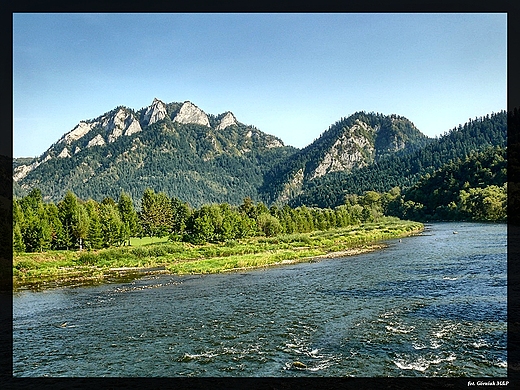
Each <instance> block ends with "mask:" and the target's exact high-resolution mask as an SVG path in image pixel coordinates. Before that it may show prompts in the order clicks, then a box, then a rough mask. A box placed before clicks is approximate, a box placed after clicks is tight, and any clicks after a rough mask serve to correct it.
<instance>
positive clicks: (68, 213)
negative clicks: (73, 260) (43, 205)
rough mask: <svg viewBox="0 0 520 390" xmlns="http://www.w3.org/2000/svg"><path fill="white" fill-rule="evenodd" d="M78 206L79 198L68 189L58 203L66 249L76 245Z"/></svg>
mask: <svg viewBox="0 0 520 390" xmlns="http://www.w3.org/2000/svg"><path fill="white" fill-rule="evenodd" d="M77 208H78V199H77V198H76V195H74V193H73V192H72V191H70V190H69V191H67V193H66V194H65V196H64V197H63V199H62V200H61V201H60V202H59V203H58V215H59V218H60V221H61V224H62V226H63V233H64V234H63V240H64V245H65V248H66V249H69V248H70V247H74V246H75V245H76V242H75V240H74V233H73V229H74V228H73V225H74V221H75V218H76V217H75V214H76V212H77Z"/></svg>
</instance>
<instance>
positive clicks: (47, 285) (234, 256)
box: [13, 221, 424, 292]
mask: <svg viewBox="0 0 520 390" xmlns="http://www.w3.org/2000/svg"><path fill="white" fill-rule="evenodd" d="M423 231H424V225H422V224H420V223H415V222H411V221H398V223H397V222H395V221H394V222H393V224H392V223H387V224H385V225H383V226H381V224H379V225H376V226H368V227H367V226H357V227H352V228H351V229H337V230H333V231H320V232H312V233H305V234H300V235H299V236H298V239H293V240H292V241H288V240H287V238H285V241H284V238H283V237H273V238H269V239H267V238H265V237H264V238H255V239H252V240H250V241H247V242H241V243H238V244H236V246H232V247H231V249H229V247H227V246H226V244H211V245H206V246H201V247H198V248H195V250H194V252H193V253H191V252H190V253H189V254H188V255H189V256H191V257H187V258H185V257H182V256H181V255H179V253H180V254H182V255H184V254H185V253H186V252H188V249H183V248H187V247H185V246H184V244H183V243H181V244H176V245H179V246H180V252H178V253H173V254H166V255H163V256H157V257H152V256H149V257H145V258H143V259H141V260H140V261H137V263H139V264H135V263H136V260H135V259H133V260H132V259H131V258H130V257H124V258H122V259H115V260H114V261H113V263H112V264H107V263H106V262H103V261H102V260H97V262H95V263H89V264H80V263H79V259H81V256H82V255H84V254H85V252H83V253H78V252H71V253H60V254H56V253H43V254H42V253H39V254H34V255H29V256H21V257H20V258H19V259H18V264H20V263H21V262H23V261H24V259H25V260H26V261H29V260H30V259H32V260H33V262H34V264H35V265H34V264H33V268H30V269H29V271H28V272H27V271H26V274H22V277H18V278H16V277H14V276H13V291H16V292H20V291H26V290H29V291H43V290H47V289H52V288H60V287H81V286H92V285H99V284H107V283H124V282H129V281H131V280H135V279H138V278H140V277H143V276H148V275H160V274H163V275H178V276H183V275H204V274H215V273H224V272H240V271H249V270H254V269H260V268H268V267H273V266H284V265H290V264H297V263H304V262H313V261H320V260H323V259H334V258H339V257H349V256H356V255H360V254H364V253H369V252H373V251H376V250H381V249H384V248H386V247H388V244H386V243H384V241H386V240H391V239H398V238H403V237H410V236H414V235H417V234H420V233H421V232H423ZM356 235H357V236H356ZM353 236H356V237H357V239H356V240H353V239H352V237H353ZM302 237H303V238H304V240H302ZM305 240H308V241H305ZM302 241H305V242H304V245H306V246H302ZM254 245H256V248H253V249H250V247H251V246H254ZM159 246H160V244H158V247H159ZM248 249H249V250H248ZM125 250H126V251H127V252H123V253H125V254H127V255H128V256H129V254H128V253H130V252H129V251H131V250H132V248H126V249H125ZM108 251H110V249H109V250H108ZM204 251H211V253H208V254H206V253H205V252H204ZM98 254H99V255H102V254H103V252H102V251H100V252H99V253H98ZM60 256H61V257H60ZM63 258H67V261H68V264H63V262H65V260H63ZM27 259H29V260H27ZM45 267H47V268H45ZM15 268H16V270H17V271H18V272H20V273H21V271H20V266H19V265H18V266H15Z"/></svg>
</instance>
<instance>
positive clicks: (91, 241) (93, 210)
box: [85, 199, 103, 249]
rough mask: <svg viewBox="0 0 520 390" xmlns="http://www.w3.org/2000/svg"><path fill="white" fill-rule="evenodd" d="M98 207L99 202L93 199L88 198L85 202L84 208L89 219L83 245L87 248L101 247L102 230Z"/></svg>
mask: <svg viewBox="0 0 520 390" xmlns="http://www.w3.org/2000/svg"><path fill="white" fill-rule="evenodd" d="M99 207H100V206H99V204H98V203H97V202H96V201H95V200H92V199H89V200H87V201H86V202H85V209H86V210H87V213H88V216H89V219H90V223H89V226H88V234H87V241H86V243H85V245H86V246H87V247H88V248H89V249H101V248H103V232H102V229H101V221H100V217H99Z"/></svg>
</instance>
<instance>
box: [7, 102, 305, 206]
mask: <svg viewBox="0 0 520 390" xmlns="http://www.w3.org/2000/svg"><path fill="white" fill-rule="evenodd" d="M295 151H296V149H295V148H292V147H288V146H284V145H283V143H282V141H281V140H280V139H278V138H276V137H274V136H271V135H268V134H266V133H263V132H261V131H260V130H258V129H257V128H256V127H254V126H247V125H244V124H242V123H240V122H238V121H237V120H236V118H235V117H234V115H233V114H232V113H230V112H227V113H224V114H221V115H218V116H213V115H207V114H205V113H204V112H203V111H202V110H201V109H199V108H198V107H196V106H195V105H194V104H192V103H191V102H184V103H170V104H164V103H163V102H161V101H160V100H157V99H155V100H154V102H153V103H152V105H151V106H149V107H146V108H143V109H142V110H140V111H137V112H134V111H133V110H131V109H129V108H126V107H118V108H116V109H114V110H112V111H110V112H108V113H106V114H104V115H102V116H100V117H98V118H96V119H93V120H88V121H82V122H80V123H79V124H78V126H76V127H75V128H74V129H73V130H72V131H70V132H69V133H67V134H65V135H64V136H63V137H62V138H61V139H60V140H58V141H57V142H56V143H55V144H53V145H52V146H51V147H50V148H49V149H48V150H47V151H46V152H45V153H44V154H43V155H42V156H40V157H38V158H35V159H34V160H32V161H30V162H28V161H15V167H14V179H15V190H16V191H17V192H18V193H21V192H22V191H21V190H22V189H23V190H25V191H28V190H30V189H32V188H36V187H37V188H40V190H41V192H42V194H43V197H44V200H52V201H57V200H59V199H61V198H62V197H63V196H64V194H65V193H66V192H67V190H72V191H73V192H74V193H75V194H76V195H77V196H79V197H80V198H82V199H87V198H93V199H96V200H101V199H103V198H104V197H106V196H110V197H112V198H114V199H115V198H117V197H118V196H119V194H120V193H121V191H125V192H126V193H128V194H130V195H131V196H132V198H134V199H139V198H140V196H141V195H142V193H143V192H144V190H145V189H146V188H148V187H149V188H154V189H156V190H158V191H164V192H166V193H167V194H168V195H169V196H177V197H179V198H181V199H183V200H185V201H187V202H189V203H190V204H191V205H193V206H200V205H201V204H203V203H211V202H229V203H233V204H238V203H240V202H241V201H242V200H243V199H244V198H245V197H248V196H249V197H252V198H257V197H258V195H257V188H258V187H260V185H261V183H262V181H263V175H264V172H266V171H267V170H268V169H272V168H273V166H276V165H278V164H279V163H280V162H281V160H282V159H285V158H286V157H287V156H289V155H291V154H292V153H294V152H295Z"/></svg>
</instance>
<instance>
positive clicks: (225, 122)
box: [216, 111, 237, 130]
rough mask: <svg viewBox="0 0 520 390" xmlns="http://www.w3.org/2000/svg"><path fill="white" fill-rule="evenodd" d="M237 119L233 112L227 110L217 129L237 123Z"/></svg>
mask: <svg viewBox="0 0 520 390" xmlns="http://www.w3.org/2000/svg"><path fill="white" fill-rule="evenodd" d="M236 124H237V119H236V118H235V116H234V115H233V113H231V112H229V111H228V112H226V114H225V115H224V116H223V117H222V119H221V120H220V123H219V124H218V126H217V128H216V130H224V129H225V128H226V127H229V126H232V125H236Z"/></svg>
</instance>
